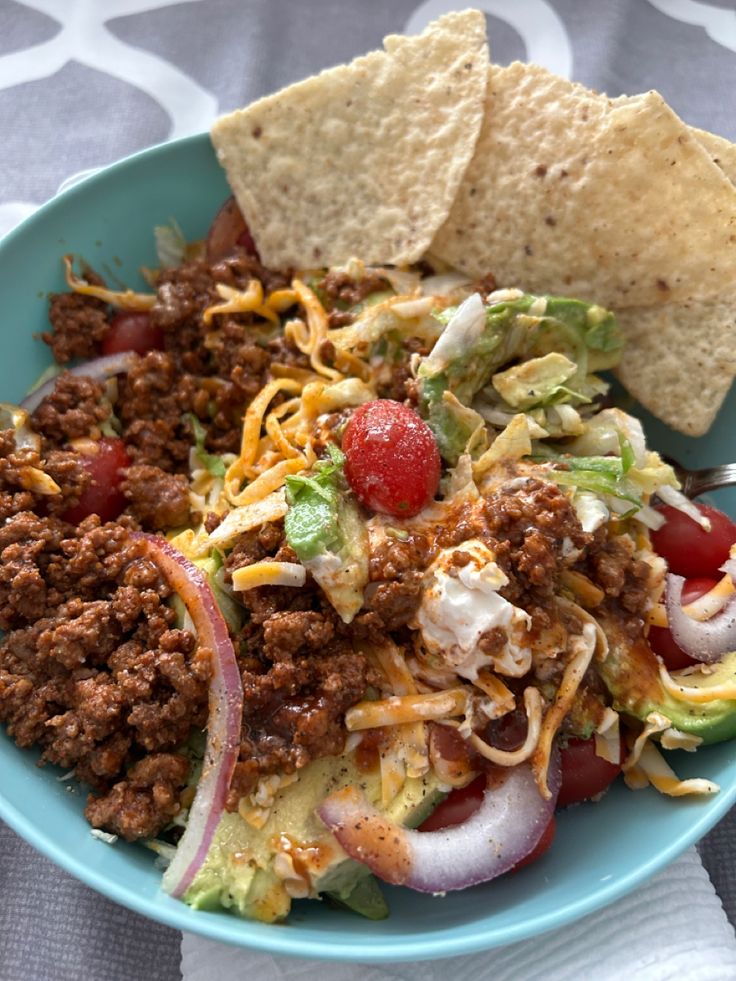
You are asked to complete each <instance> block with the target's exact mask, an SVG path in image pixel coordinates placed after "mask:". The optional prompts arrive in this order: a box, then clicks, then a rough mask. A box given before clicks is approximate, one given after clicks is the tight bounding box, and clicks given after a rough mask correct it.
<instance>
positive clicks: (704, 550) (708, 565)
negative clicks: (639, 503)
mask: <svg viewBox="0 0 736 981" xmlns="http://www.w3.org/2000/svg"><path fill="white" fill-rule="evenodd" d="M697 508H698V510H699V511H700V512H701V513H702V514H704V515H706V517H708V518H710V520H711V525H712V527H711V530H710V531H709V532H708V531H703V529H702V528H701V527H700V525H698V524H696V522H695V521H693V520H692V518H688V516H687V515H686V514H683V513H682V512H681V511H678V510H677V509H676V508H673V507H671V506H670V505H669V504H663V505H662V506H661V507H658V508H657V510H658V511H660V512H661V513H662V514H664V515H665V517H666V518H667V521H666V522H665V524H663V525H662V527H661V528H659V529H658V530H657V531H653V532H652V547H653V548H654V551H655V552H657V554H658V555H661V556H662V557H663V558H664V559H666V560H667V565H668V567H669V570H670V572H674V573H675V574H676V575H678V576H685V577H686V578H693V577H697V576H715V575H717V574H718V568H719V566H721V565H723V563H724V562H725V561H726V559H727V558H728V550H729V548H730V547H731V545H733V543H734V542H736V524H734V523H733V521H731V519H730V518H729V517H728V515H726V514H724V513H723V512H722V511H718V510H717V509H716V508H712V507H709V505H707V504H698V505H697Z"/></svg>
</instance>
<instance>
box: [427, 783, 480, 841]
mask: <svg viewBox="0 0 736 981" xmlns="http://www.w3.org/2000/svg"><path fill="white" fill-rule="evenodd" d="M485 789H486V778H485V776H483V775H481V776H479V777H476V778H475V780H472V781H471V782H470V783H469V784H468V785H467V787H457V788H456V789H455V790H451V791H450V793H449V794H448V795H447V797H445V799H444V800H443V801H442V803H441V804H438V805H437V807H435V809H434V810H433V811H432V813H431V814H430V815H429V817H428V818H427V819H426V821H423V822H422V824H420V825H419V828H418V830H419V831H439V830H441V829H442V828H454V827H455V825H456V824H462V823H463V822H464V821H467V820H468V818H469V817H471V816H472V815H473V814H475V812H476V811H477V810H478V808H479V807H480V805H481V803H482V801H483V793H484V791H485Z"/></svg>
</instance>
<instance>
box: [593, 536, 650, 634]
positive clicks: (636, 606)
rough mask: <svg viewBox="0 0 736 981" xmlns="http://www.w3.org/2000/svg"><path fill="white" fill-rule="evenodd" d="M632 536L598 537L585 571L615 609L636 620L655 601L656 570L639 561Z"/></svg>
mask: <svg viewBox="0 0 736 981" xmlns="http://www.w3.org/2000/svg"><path fill="white" fill-rule="evenodd" d="M635 553H636V546H635V544H634V541H633V539H632V538H631V536H630V535H616V536H615V537H611V538H608V537H606V536H605V535H604V534H603V532H601V533H600V534H599V535H597V536H596V538H595V540H594V542H593V544H592V546H591V547H590V549H589V551H588V554H587V556H586V558H585V561H584V563H583V564H582V566H581V571H582V572H584V573H585V575H587V576H589V578H590V579H592V580H593V582H594V583H595V584H596V585H597V586H599V587H600V588H601V589H602V590H603V592H604V593H605V594H606V596H607V597H608V598H609V599H610V600H613V601H615V605H616V606H618V607H619V608H621V609H623V610H625V611H626V612H627V613H629V614H633V615H634V616H635V617H643V615H644V611H645V610H646V607H647V605H648V603H649V602H650V600H651V588H650V579H651V575H652V569H651V566H650V565H649V563H648V562H644V561H643V560H642V559H639V558H637V557H636V554H635Z"/></svg>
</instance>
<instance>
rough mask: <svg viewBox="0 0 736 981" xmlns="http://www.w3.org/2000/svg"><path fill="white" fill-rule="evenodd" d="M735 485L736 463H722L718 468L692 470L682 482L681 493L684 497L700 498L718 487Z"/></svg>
mask: <svg viewBox="0 0 736 981" xmlns="http://www.w3.org/2000/svg"><path fill="white" fill-rule="evenodd" d="M734 485H736V463H724V464H723V465H722V466H720V467H706V468H705V469H704V470H692V471H691V472H690V473H689V474H688V475H687V477H686V478H685V480H684V481H683V487H682V492H683V494H684V495H685V496H686V497H700V495H701V494H705V493H707V491H712V490H718V488H719V487H733V486H734Z"/></svg>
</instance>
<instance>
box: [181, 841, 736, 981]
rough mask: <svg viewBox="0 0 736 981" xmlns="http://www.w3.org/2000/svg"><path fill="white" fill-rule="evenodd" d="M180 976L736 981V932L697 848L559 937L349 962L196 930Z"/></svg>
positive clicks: (187, 937)
mask: <svg viewBox="0 0 736 981" xmlns="http://www.w3.org/2000/svg"><path fill="white" fill-rule="evenodd" d="M181 955H182V956H181V970H182V975H183V981H211V979H212V978H217V979H218V981H230V979H236V978H237V979H242V978H257V979H258V981H310V979H313V978H317V977H318V978H319V981H440V979H442V981H485V979H488V981H491V979H492V981H522V979H523V981H536V979H539V981H542V979H544V981H578V979H580V981H588V979H595V981H617V979H621V981H623V979H626V981H733V979H734V978H736V937H735V936H734V931H733V928H732V927H731V925H730V924H729V922H728V920H727V919H726V916H725V914H724V912H723V907H722V906H721V901H720V899H719V898H718V896H717V894H716V891H715V889H714V888H713V886H712V884H711V881H710V879H709V878H708V873H707V872H706V871H705V869H704V868H703V865H702V863H701V861H700V858H699V857H698V854H697V852H696V851H695V849H694V848H691V849H690V850H689V851H687V852H686V853H685V854H684V855H683V856H682V857H681V858H679V859H678V860H677V861H676V862H675V863H673V864H672V865H671V866H670V867H669V868H668V869H666V870H665V871H664V872H662V873H660V874H659V875H658V876H656V877H655V878H653V879H651V880H650V881H649V882H647V883H646V884H645V885H644V886H642V887H641V889H639V890H637V891H636V892H634V893H632V894H631V895H630V896H626V897H624V898H623V899H620V900H619V901H618V902H616V903H614V904H613V905H612V906H608V907H606V908H605V909H602V910H599V911H598V912H597V913H592V914H591V915H590V916H586V917H585V918H584V919H582V920H579V921H578V922H577V923H573V924H572V925H571V926H568V927H565V928H564V929H562V930H558V931H556V932H555V933H548V934H544V935H543V936H541V937H533V938H532V939H531V940H525V941H523V942H522V943H517V944H512V945H511V946H510V947H503V948H501V949H496V950H492V951H487V952H483V953H480V954H472V955H470V956H468V957H455V958H452V959H451V960H440V961H422V962H419V963H406V964H402V963H398V964H397V963H392V964H377V965H364V964H346V963H341V962H336V961H319V962H318V961H307V960H298V959H294V958H289V957H274V956H273V955H271V954H262V953H257V952H254V951H250V950H243V949H240V948H237V947H229V946H226V945H224V944H220V943H217V942H215V941H212V940H204V939H203V938H201V937H197V936H194V935H193V934H187V933H185V934H184V937H183V940H182V945H181Z"/></svg>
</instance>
